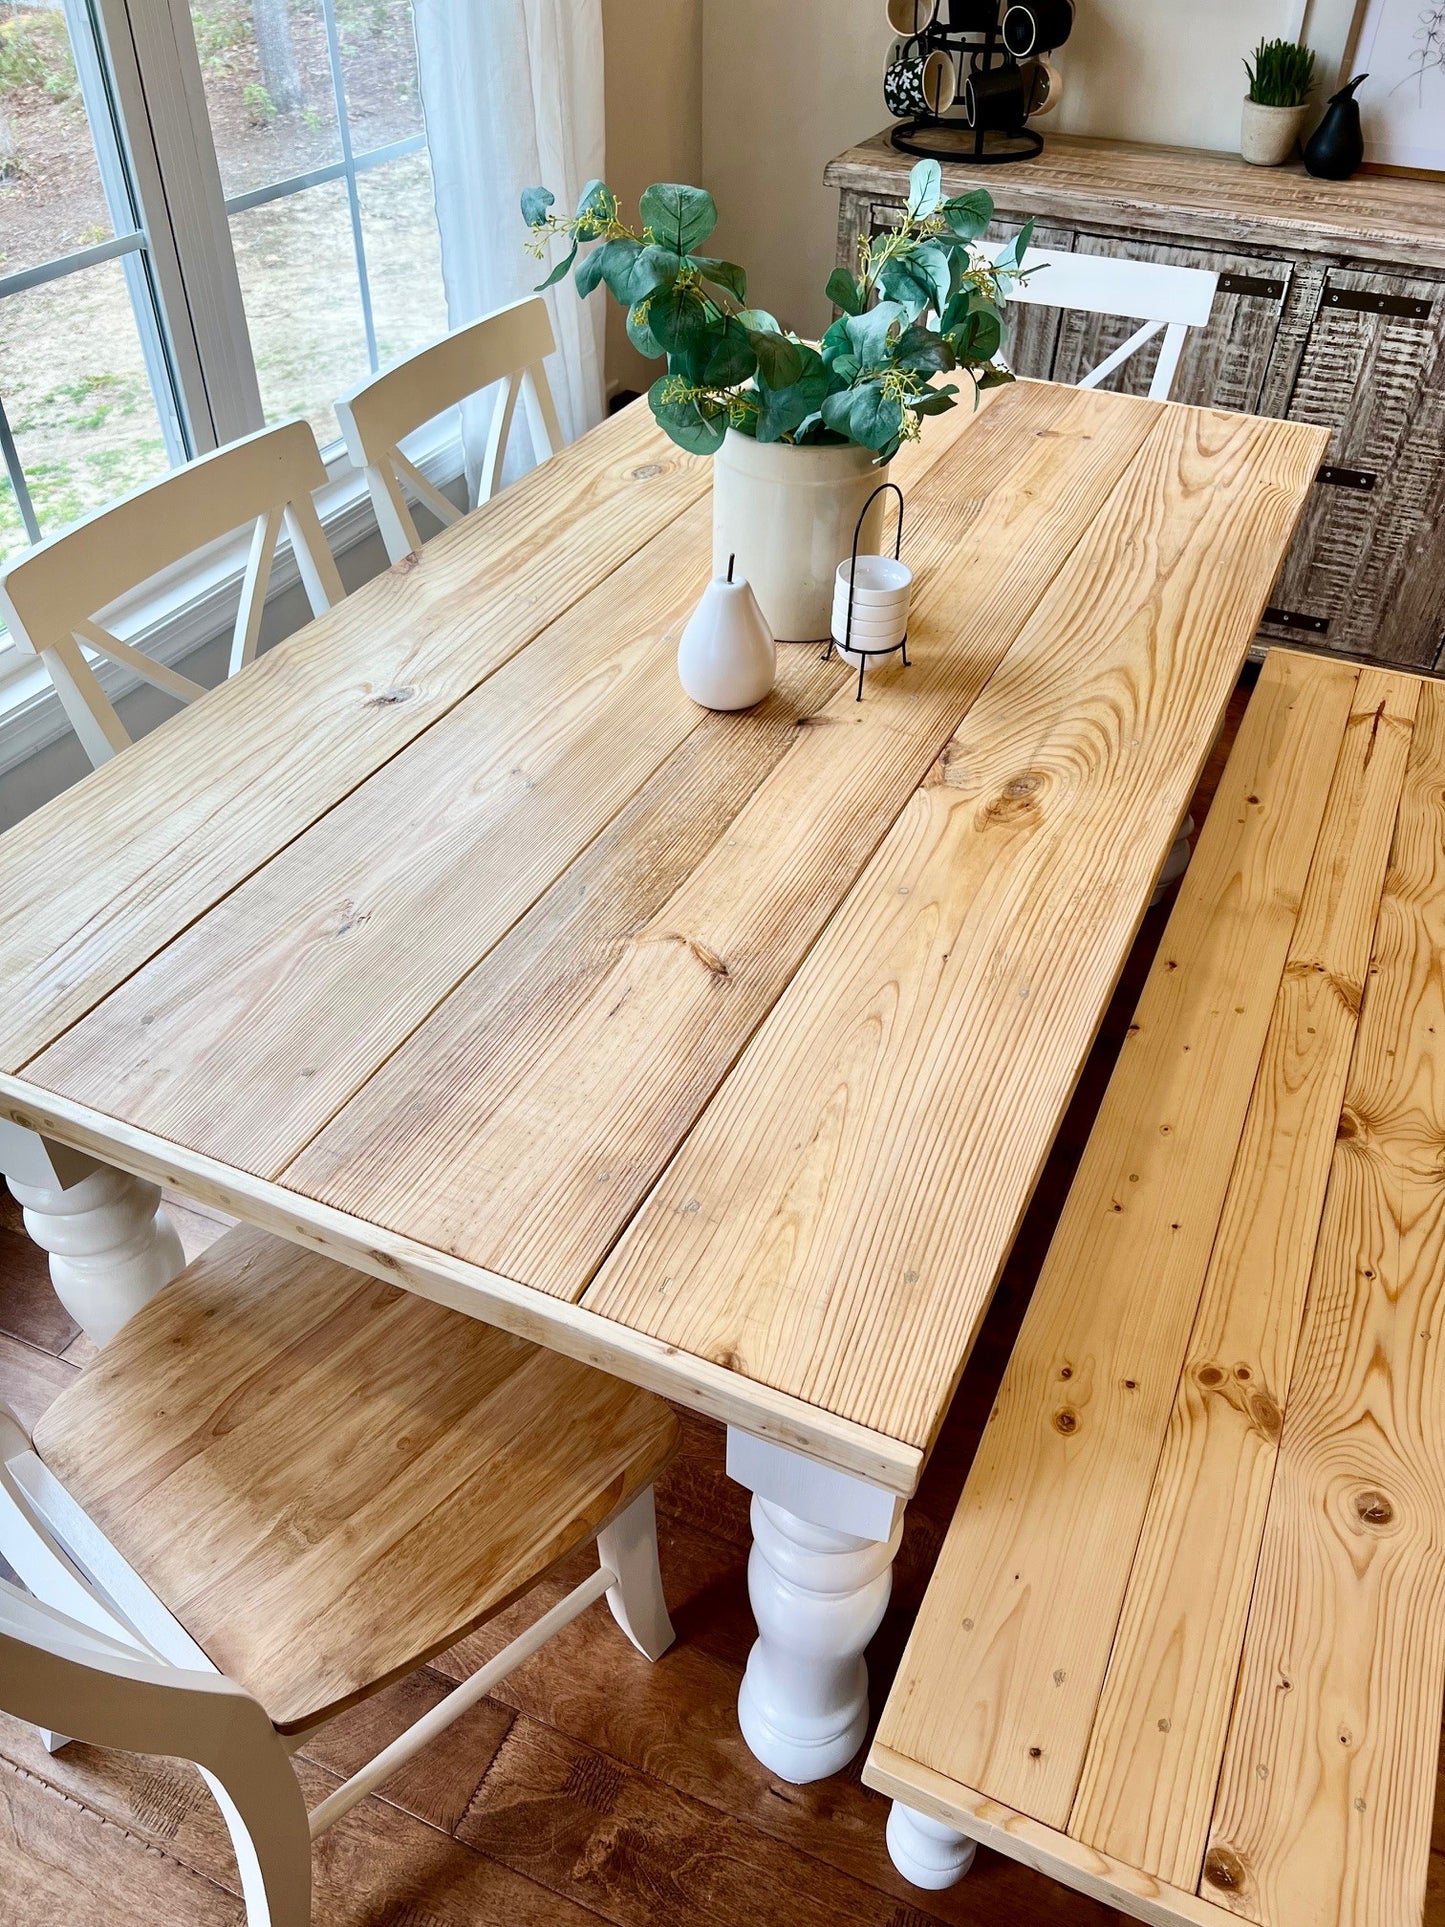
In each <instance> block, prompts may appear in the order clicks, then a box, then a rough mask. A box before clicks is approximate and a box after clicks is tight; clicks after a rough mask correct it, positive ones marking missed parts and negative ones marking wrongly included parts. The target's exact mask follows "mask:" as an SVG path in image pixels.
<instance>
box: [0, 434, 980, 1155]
mask: <svg viewBox="0 0 1445 1927" xmlns="http://www.w3.org/2000/svg"><path fill="white" fill-rule="evenodd" d="M965 419H966V418H965V417H963V416H962V415H961V414H960V415H959V416H958V417H957V418H956V420H951V421H949V422H947V423H946V424H945V425H944V427H943V429H942V431H941V432H940V434H939V435H938V436H936V437H934V438H932V441H931V452H930V453H928V454H924V453H923V452H921V451H919V450H916V449H915V450H910V455H909V460H908V461H907V462H905V463H904V464H903V470H902V472H903V473H904V474H905V476H908V475H909V474H910V472H911V473H912V474H913V475H916V476H918V477H920V478H921V477H922V476H924V475H926V474H927V472H928V470H929V468H930V467H931V466H932V464H933V462H934V461H936V460H937V459H938V458H939V456H940V455H941V454H942V453H943V451H945V450H946V449H947V448H948V447H949V446H950V445H951V443H952V441H953V440H954V439H955V438H956V437H957V435H958V434H959V433H961V432H962V426H963V423H964V421H965ZM710 560H711V538H710V503H709V502H707V501H702V502H698V503H695V504H694V505H693V506H692V507H691V508H690V509H688V510H687V511H686V512H684V513H683V514H682V515H680V516H679V517H678V518H677V520H676V521H675V522H673V523H672V524H670V525H669V526H668V527H667V528H666V529H664V530H663V531H661V532H660V533H659V534H658V535H657V536H656V537H654V539H653V540H652V541H650V542H649V543H647V544H646V545H645V546H644V547H643V548H641V549H640V550H638V551H637V553H636V554H634V555H633V556H632V557H631V558H630V559H629V560H628V561H626V562H625V563H623V564H622V565H621V566H620V567H619V568H618V569H616V570H615V571H614V572H613V573H612V574H611V575H609V576H607V577H605V578H604V579H603V581H602V582H600V583H599V584H598V585H597V586H596V587H595V588H593V589H592V590H591V591H590V592H589V593H588V594H586V595H584V596H583V597H582V598H581V599H580V600H579V601H577V602H576V603H574V604H573V606H572V607H571V608H570V609H568V610H567V611H566V613H565V614H563V615H562V616H560V617H559V618H558V619H557V621H555V622H554V623H552V624H551V625H550V626H549V627H548V628H547V629H545V630H544V631H543V632H542V633H541V634H540V635H539V636H537V637H535V638H534V639H533V641H532V643H531V644H530V646H529V647H527V648H526V649H523V650H521V651H520V652H518V653H517V654H516V655H515V656H513V657H512V658H511V660H510V661H508V662H507V663H505V664H504V665H503V666H502V667H501V668H499V669H498V670H496V671H495V673H494V674H492V675H491V676H490V677H488V679H487V680H486V682H485V683H483V684H482V685H481V686H480V687H479V688H477V689H476V690H474V691H473V692H472V693H471V694H470V695H469V696H467V697H465V698H464V699H463V700H462V701H461V702H459V703H458V704H457V705H456V706H455V707H454V708H453V709H452V710H451V711H449V713H448V714H447V715H446V716H444V717H442V718H441V719H440V720H439V721H437V722H435V723H434V724H433V725H432V726H431V727H430V728H429V729H427V730H425V731H424V732H423V733H422V734H421V735H420V736H418V737H417V738H416V739H415V740H413V741H412V742H411V743H410V744H409V745H407V746H406V747H405V748H404V749H402V750H401V751H400V752H399V753H398V754H397V755H396V756H394V757H393V758H392V759H391V760H390V761H389V762H388V763H386V764H385V765H384V766H383V767H382V768H381V769H379V770H378V771H376V773H375V774H374V775H372V776H371V777H370V778H369V780H367V781H366V782H364V783H362V784H360V785H359V786H358V787H357V788H355V789H354V790H352V791H351V793H350V795H349V796H347V797H346V798H345V799H344V800H343V801H341V802H340V803H339V804H338V805H337V806H336V807H335V808H334V809H332V810H331V811H329V812H328V813H327V814H326V815H325V816H323V817H322V818H321V819H320V820H319V821H318V822H316V823H315V824H313V825H312V826H311V827H310V828H309V829H308V830H307V831H306V832H305V833H304V834H303V835H301V836H299V837H298V838H297V839H296V840H295V841H294V842H293V843H291V844H290V845H289V846H288V847H286V848H285V849H283V850H281V851H280V852H278V854H277V855H276V856H275V857H273V858H272V860H271V861H270V862H269V863H267V864H266V865H264V867H263V868H262V869H260V870H259V871H258V872H257V873H256V874H255V875H253V876H252V877H250V878H249V879H248V880H247V881H246V882H245V883H243V884H241V885H240V886H239V887H238V888H237V889H236V890H234V891H233V892H232V893H231V894H230V895H229V896H227V897H226V898H225V899H223V900H222V901H221V902H220V903H219V904H217V905H216V906H215V907H214V908H212V909H211V910H210V911H209V912H208V914H206V915H205V916H202V917H200V918H198V919H197V920H196V921H195V922H194V923H193V924H192V925H191V926H190V927H189V929H187V930H185V931H184V932H183V933H182V934H181V935H180V936H179V937H177V938H176V939H175V940H174V941H173V942H172V943H170V944H169V945H168V946H167V947H166V948H165V949H164V950H163V951H161V952H160V954H158V955H157V956H156V957H155V958H154V959H153V960H152V961H151V962H149V963H148V964H146V965H145V966H144V967H142V968H141V969H140V970H139V971H137V972H136V974H135V975H134V976H132V977H131V978H129V979H128V981H127V982H125V983H124V984H122V985H120V986H119V987H118V988H117V989H116V990H114V991H113V992H112V993H111V995H110V996H109V997H107V998H106V999H105V1000H104V1002H103V1003H101V1004H100V1005H98V1006H97V1008H96V1009H95V1010H93V1011H92V1012H91V1013H90V1014H89V1015H88V1016H87V1017H85V1018H83V1019H82V1020H81V1021H80V1022H79V1023H78V1024H76V1025H75V1026H73V1027H72V1028H71V1029H70V1030H69V1031H68V1032H67V1033H66V1034H65V1035H64V1036H63V1037H61V1038H60V1039H59V1040H58V1041H57V1042H56V1043H55V1044H54V1045H52V1046H51V1047H50V1048H49V1049H48V1050H46V1051H44V1052H42V1053H41V1054H40V1055H39V1056H38V1057H36V1058H35V1059H33V1060H32V1062H31V1064H30V1066H29V1071H30V1074H31V1075H32V1076H33V1077H34V1078H35V1080H36V1081H37V1082H39V1083H42V1084H44V1085H45V1086H46V1087H47V1088H49V1089H51V1090H54V1091H58V1092H62V1093H65V1094H67V1095H71V1096H77V1097H83V1098H84V1099H85V1100H86V1101H88V1102H90V1103H92V1104H94V1105H96V1106H97V1107H98V1108H100V1109H102V1110H105V1111H107V1112H109V1113H111V1114H112V1115H114V1116H116V1117H122V1118H125V1119H127V1120H129V1121H131V1122H133V1123H137V1124H141V1125H143V1126H144V1127H145V1128H146V1129H148V1130H151V1131H155V1132H157V1133H158V1134H160V1135H162V1136H165V1137H170V1138H173V1139H174V1140H175V1141H176V1142H177V1143H180V1144H185V1145H187V1146H189V1147H190V1148H192V1149H195V1150H198V1151H202V1152H205V1153H206V1154H207V1155H208V1156H214V1157H220V1158H224V1159H225V1160H226V1161H227V1162H229V1163H232V1164H234V1165H236V1166H238V1167H239V1168H241V1169H243V1170H247V1171H253V1172H255V1173H257V1174H258V1175H262V1176H275V1175H276V1174H277V1173H278V1172H280V1171H281V1170H282V1169H283V1168H284V1167H285V1166H286V1165H287V1164H288V1163H289V1162H290V1160H291V1159H292V1158H294V1157H295V1156H296V1154H297V1153H298V1152H299V1151H300V1150H301V1149H302V1147H303V1146H304V1145H305V1144H306V1143H307V1142H308V1141H309V1139H310V1138H311V1137H313V1136H314V1135H315V1133H316V1132H317V1131H318V1130H319V1129H320V1128H321V1127H322V1126H323V1125H324V1124H325V1123H326V1122H327V1120H328V1119H329V1118H330V1117H331V1116H332V1115H333V1114H334V1113H335V1112H336V1111H337V1110H338V1109H339V1108H340V1107H341V1106H342V1105H343V1104H345V1103H346V1101H347V1099H348V1098H350V1097H351V1096H352V1094H353V1093H354V1092H355V1091H357V1090H359V1089H360V1088H361V1087H362V1086H363V1085H364V1084H365V1083H366V1080H367V1079H368V1078H369V1077H370V1076H371V1075H372V1073H373V1072H374V1071H375V1070H376V1069H377V1068H378V1066H379V1065H381V1064H382V1063H384V1062H385V1060H386V1059H387V1058H388V1057H389V1056H390V1055H391V1054H392V1053H393V1052H394V1051H395V1050H396V1049H397V1047H398V1045H399V1044H401V1043H402V1042H403V1041H404V1040H405V1039H406V1037H407V1036H408V1035H409V1034H410V1032H411V1031H412V1030H413V1029H415V1027H416V1026H417V1025H418V1024H419V1023H420V1022H421V1021H422V1020H423V1019H424V1018H425V1017H426V1015H427V1013H428V1012H429V1011H431V1010H432V1009H433V1008H435V1006H436V1005H437V1004H438V1003H439V1002H440V1001H441V1000H442V999H443V998H444V997H445V996H446V995H447V993H448V992H449V991H450V990H451V989H452V988H453V987H454V986H455V985H456V984H457V983H458V981H459V980H460V979H461V978H462V977H464V976H465V975H466V973H467V972H468V971H470V970H471V969H472V968H473V967H474V966H475V965H476V964H477V962H478V961H479V960H480V959H481V958H483V957H485V956H486V955H487V954H488V952H489V951H490V950H491V949H492V947H493V946H494V945H495V944H496V943H497V941H498V940H499V939H500V938H501V937H502V936H503V935H504V934H505V933H506V931H507V930H508V929H509V928H510V927H511V926H512V924H513V923H515V922H516V920H517V919H518V918H519V917H521V916H523V915H524V914H525V912H526V911H527V910H528V909H529V908H530V906H531V905H532V904H533V903H534V902H535V901H536V899H537V898H538V896H539V895H541V894H542V892H544V891H545V890H546V889H547V888H548V887H549V886H550V885H551V884H552V883H553V882H554V881H555V880H556V879H557V877H558V876H559V875H560V874H561V873H562V872H563V871H564V870H565V869H566V868H567V866H568V865H569V864H570V863H571V862H572V861H573V860H574V859H575V858H576V857H577V856H578V855H579V854H580V853H581V852H582V851H583V850H584V849H585V848H586V847H587V845H588V844H589V843H590V842H591V841H592V840H593V838H595V837H596V836H597V835H599V834H600V833H601V831H602V830H603V829H605V828H606V826H607V824H608V823H609V822H610V821H612V819H613V818H615V817H616V815H617V814H618V812H619V811H620V810H622V809H623V808H624V807H625V806H626V804H627V802H628V800H629V798H630V797H631V796H632V795H633V794H634V793H635V792H636V791H637V790H638V789H639V788H640V787H641V785H642V784H644V783H645V782H646V781H647V780H648V779H649V778H650V777H651V776H652V775H653V773H654V772H655V771H656V770H657V769H658V768H659V767H660V766H661V765H662V764H663V763H665V762H666V761H667V759H668V758H669V757H670V756H671V754H672V753H673V751H674V750H676V749H677V747H678V746H679V744H680V743H682V742H683V741H684V740H685V739H686V738H687V736H689V735H690V734H691V733H692V731H693V730H695V729H696V728H698V727H699V725H700V724H701V722H702V721H703V719H704V717H705V716H706V715H707V713H708V712H706V711H704V710H702V709H699V708H698V706H697V705H696V704H695V703H693V702H692V701H691V699H690V698H689V697H688V696H686V695H685V694H684V692H683V690H682V687H681V685H680V684H679V682H678V680H677V672H676V650H677V637H678V634H679V633H680V631H681V628H682V625H683V623H684V622H685V621H686V619H687V617H688V615H689V614H690V613H691V610H692V608H693V606H694V604H695V603H696V601H697V598H698V596H699V595H700V594H701V591H702V588H703V585H704V584H705V582H706V581H707V577H708V573H709V567H710ZM841 680H842V678H841V677H840V676H838V675H835V677H834V686H835V688H836V686H837V684H838V683H839V681H841ZM418 932H425V933H426V940H425V941H424V942H418V941H417V940H416V939H417V933H418ZM445 1087H446V1080H442V1082H441V1083H439V1084H438V1085H436V1086H435V1088H436V1089H438V1090H444V1089H445ZM412 1108H414V1107H412Z"/></svg>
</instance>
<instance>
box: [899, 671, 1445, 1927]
mask: <svg viewBox="0 0 1445 1927" xmlns="http://www.w3.org/2000/svg"><path fill="white" fill-rule="evenodd" d="M1442 1687H1445V684H1441V683H1435V682H1427V681H1422V680H1420V679H1417V678H1414V677H1411V676H1408V675H1401V674H1397V673H1393V672H1386V671H1382V670H1376V669H1373V668H1358V669H1357V668H1356V667H1354V666H1351V665H1348V664H1345V663H1342V662H1338V661H1324V660H1320V659H1313V658H1307V657H1304V656H1297V655H1283V654H1275V655H1273V656H1271V657H1270V658H1269V659H1268V661H1267V663H1266V666H1265V668H1264V670H1263V672H1262V674H1261V678H1260V682H1259V685H1258V687H1257V689H1256V691H1255V693H1254V696H1253V698H1252V700H1251V703H1250V706H1249V709H1248V712H1247V714H1246V716H1245V719H1244V722H1243V724H1242V726H1241V730H1240V734H1239V738H1238V741H1237V743H1236V745H1235V748H1234V750H1233V753H1232V755H1231V756H1230V759H1229V763H1228V766H1227V768H1226V771H1225V774H1224V777H1223V779H1222V783H1221V787H1220V790H1219V792H1218V795H1217V797H1216V799H1215V802H1214V806H1213V808H1212V810H1211V811H1210V814H1209V819H1208V822H1207V824H1206V827H1205V829H1204V832H1203V834H1202V836H1201V838H1200V842H1199V846H1198V849H1197V851H1196V853H1195V857H1194V861H1193V864H1192V865H1191V867H1190V869H1189V872H1188V874H1187V876H1186V878H1185V881H1184V884H1183V887H1182V889H1181V892H1180V896H1179V900H1178V903H1177V905H1176V907H1175V910H1174V913H1173V915H1172V917H1171V920H1170V923H1169V926H1168V930H1167V932H1166V933H1165V936H1164V938H1163V941H1162V944H1161V947H1160V950H1159V953H1158V956H1157V958H1156V960H1155V964H1154V967H1153V970H1152V972H1151V974H1150V977H1149V980H1148V982H1147V984H1146V986H1145V989H1144V992H1143V995H1142V997H1141V999H1140V1003H1139V1006H1138V1009H1137V1011H1136V1013H1135V1022H1134V1024H1133V1025H1132V1027H1131V1030H1130V1033H1129V1036H1128V1039H1127V1042H1126V1044H1125V1047H1124V1049H1123V1051H1122V1052H1121V1055H1120V1058H1119V1062H1118V1065H1117V1067H1116V1069H1115V1072H1114V1075H1113V1079H1112V1081H1111V1083H1110V1085H1109V1089H1108V1093H1107V1095H1106V1097H1105V1100H1104V1104H1103V1107H1102V1109H1101V1111H1100V1114H1099V1118H1098V1121H1097V1124H1096V1127H1095V1129H1094V1132H1093V1134H1092V1136H1091V1138H1090V1141H1089V1144H1088V1147H1087V1149H1086V1151H1085V1154H1084V1157H1083V1160H1082V1162H1081V1165H1080V1168H1079V1172H1078V1175H1077V1178H1076V1180H1075V1183H1074V1186H1073V1190H1072V1192H1071V1193H1070V1196H1069V1199H1068V1203H1067V1205H1066V1207H1065V1210H1064V1214H1063V1217H1062V1218H1061V1220H1060V1223H1059V1227H1058V1231H1057V1234H1056V1236H1055V1238H1054V1242H1053V1245H1052V1248H1051V1250H1050V1252H1049V1255H1048V1259H1047V1261H1046V1263H1045V1266H1044V1269H1043V1271H1042V1274H1041V1276H1040V1278H1039V1282H1038V1286H1037V1289H1036V1291H1035V1295H1034V1298H1033V1301H1032V1303H1031V1305H1030V1308H1029V1311H1028V1315H1027V1317H1026V1320H1025V1323H1024V1326H1023V1329H1022V1332H1021V1334H1020V1337H1019V1341H1018V1345H1017V1348H1016V1349H1015V1351H1014V1354H1013V1356H1012V1359H1011V1360H1010V1363H1009V1367H1008V1370H1007V1373H1006V1375H1005V1378H1004V1381H1003V1384H1002V1387H1001V1389H1000V1392H999V1396H998V1400H997V1403H996V1405H995V1408H994V1411H993V1413H992V1415H991V1417H990V1421H989V1424H988V1427H987V1429H986V1431H985V1433H984V1437H983V1440H982V1443H981V1445H980V1448H979V1453H978V1457H977V1459H976V1461H975V1463H974V1466H973V1469H972V1472H971V1475H970V1477H969V1480H968V1483H967V1486H966V1487H965V1490H964V1493H963V1496H962V1498H961V1500H960V1503H959V1507H958V1511H957V1513H956V1515H955V1517H954V1520H953V1524H952V1527H951V1529H950V1531H949V1534H948V1538H947V1541H946V1544H945V1546H944V1549H943V1552H942V1554H941V1557H940V1559H939V1563H938V1568H937V1570H936V1572H935V1574H934V1577H933V1580H932V1583H931V1585H930V1587H929V1589H928V1593H927V1596H926V1598H925V1601H924V1604H923V1608H922V1611H921V1613H920V1615H919V1618H918V1623H917V1626H916V1627H915V1629H914V1632H913V1636H912V1639H911V1640H910V1642H909V1645H908V1649H907V1651H906V1653H905V1654H904V1658H903V1662H902V1665H901V1668H900V1670H899V1674H898V1678H897V1681H896V1683H895V1685H894V1688H893V1691H892V1694H891V1696H890V1697H889V1700H888V1704H887V1707H886V1708H885V1710H884V1713H883V1718H882V1722H881V1724H880V1727H879V1730H878V1737H877V1740H876V1742H875V1744H874V1746H873V1749H872V1751H871V1753H870V1755H869V1759H868V1764H867V1768H866V1771H865V1775H864V1777H865V1779H866V1780H867V1782H868V1784H869V1785H870V1786H873V1787H875V1788H878V1789H879V1790H881V1791H882V1792H884V1793H887V1794H889V1795H891V1796H892V1797H893V1798H894V1800H895V1802H897V1803H898V1804H896V1805H895V1807H894V1809H893V1813H892V1817H891V1819H890V1823H889V1839H890V1845H891V1846H892V1848H893V1851H894V1858H895V1860H896V1861H897V1862H898V1864H899V1866H900V1867H901V1868H902V1869H903V1871H904V1872H906V1873H908V1874H910V1875H911V1876H912V1877H914V1878H915V1879H916V1880H918V1881H919V1883H920V1884H923V1885H930V1886H938V1887H941V1886H945V1885H947V1884H949V1883H950V1881H951V1880H953V1879H955V1878H957V1877H958V1875H959V1874H960V1873H961V1872H962V1871H964V1870H965V1868H966V1867H967V1864H968V1862H969V1860H970V1859H971V1858H972V1853H973V1843H974V1842H976V1841H979V1840H982V1841H985V1842H987V1843H988V1844H989V1845H990V1846H993V1847H995V1848H997V1849H998V1850H999V1851H1001V1852H1003V1853H1006V1854H1009V1855H1012V1856H1013V1857H1014V1858H1015V1859H1019V1860H1023V1861H1025V1862H1026V1863H1028V1864H1029V1865H1032V1866H1035V1867H1037V1868H1039V1869H1041V1870H1042V1871H1044V1872H1047V1873H1049V1874H1050V1875H1052V1876H1053V1877H1054V1878H1056V1879H1058V1880H1060V1881H1062V1882H1064V1883H1065V1884H1067V1885H1068V1886H1071V1887H1075V1888H1078V1889H1080V1890H1082V1891H1084V1892H1087V1893H1090V1894H1093V1895H1095V1896H1096V1897H1098V1898H1099V1899H1101V1900H1104V1901H1106V1902H1108V1903H1109V1904H1111V1905H1112V1906H1114V1907H1117V1908H1119V1909H1120V1910H1121V1911H1122V1912H1123V1913H1125V1914H1127V1915H1130V1916H1131V1917H1133V1918H1135V1919H1139V1920H1144V1921H1150V1922H1156V1923H1157V1922H1189V1923H1191V1924H1192V1927H1204V1924H1205V1923H1213V1927H1223V1923H1225V1922H1226V1921H1227V1920H1228V1919H1229V1918H1231V1917H1242V1918H1244V1919H1248V1920H1254V1921H1259V1922H1264V1923H1269V1924H1270V1927H1337V1924H1338V1927H1344V1924H1345V1923H1348V1924H1349V1927H1409V1924H1410V1923H1418V1922H1419V1921H1420V1920H1421V1918H1422V1913H1423V1906H1424V1897H1425V1886H1426V1873H1427V1868H1428V1864H1429V1847H1430V1830H1431V1816H1432V1807H1433V1804H1434V1799H1435V1784H1436V1770H1437V1760H1438V1755H1439V1749H1440V1723H1441V1697H1442Z"/></svg>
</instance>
